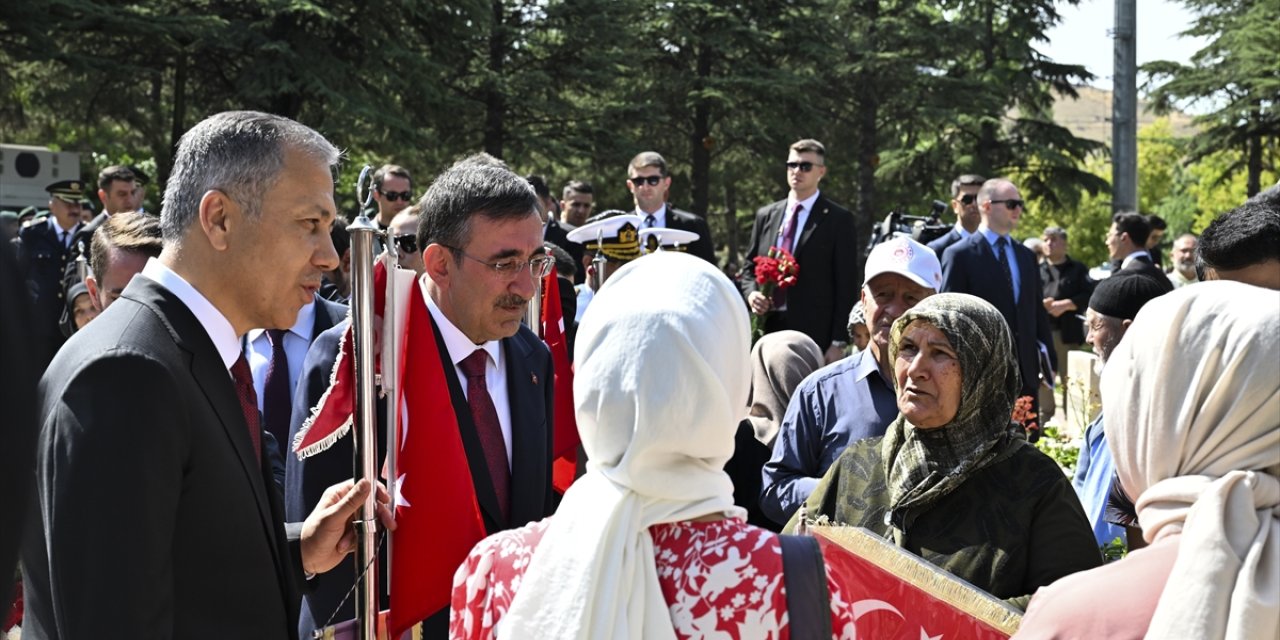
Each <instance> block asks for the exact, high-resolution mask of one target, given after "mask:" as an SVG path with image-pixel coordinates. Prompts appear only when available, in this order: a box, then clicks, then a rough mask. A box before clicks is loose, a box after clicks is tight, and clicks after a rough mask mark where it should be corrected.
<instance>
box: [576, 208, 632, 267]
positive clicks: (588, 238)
mask: <svg viewBox="0 0 1280 640" xmlns="http://www.w3.org/2000/svg"><path fill="white" fill-rule="evenodd" d="M609 213H612V212H609V211H606V212H604V214H602V215H601V218H600V219H599V220H596V221H595V222H589V223H587V224H584V225H582V226H581V227H578V228H577V229H574V230H573V231H570V232H569V235H568V239H569V241H570V242H577V243H579V244H581V245H583V246H584V247H586V249H587V251H598V252H599V253H602V254H604V257H606V258H608V259H609V260H612V261H614V262H630V261H632V260H635V259H636V258H639V257H640V225H641V224H643V223H644V218H641V217H640V216H637V215H633V214H628V213H623V212H621V211H618V212H617V213H616V215H605V214H609Z"/></svg>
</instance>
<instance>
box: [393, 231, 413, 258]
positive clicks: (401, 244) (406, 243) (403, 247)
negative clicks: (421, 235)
mask: <svg viewBox="0 0 1280 640" xmlns="http://www.w3.org/2000/svg"><path fill="white" fill-rule="evenodd" d="M391 240H392V241H393V242H395V243H396V250H397V251H399V252H400V253H417V252H418V236H417V235H415V234H412V233H402V234H400V235H398V236H395V237H394V238H392V239H391Z"/></svg>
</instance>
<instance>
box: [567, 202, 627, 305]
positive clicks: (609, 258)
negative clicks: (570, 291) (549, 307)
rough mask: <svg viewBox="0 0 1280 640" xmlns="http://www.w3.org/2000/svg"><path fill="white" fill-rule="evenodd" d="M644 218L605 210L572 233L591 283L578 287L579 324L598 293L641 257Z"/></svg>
mask: <svg viewBox="0 0 1280 640" xmlns="http://www.w3.org/2000/svg"><path fill="white" fill-rule="evenodd" d="M643 223H644V218H641V217H640V216H637V215H633V214H627V213H623V212H621V211H616V210H614V211H605V212H603V213H601V214H599V215H597V216H596V217H595V219H594V220H593V221H591V222H588V223H587V224H584V225H582V226H581V227H578V228H577V229H574V230H573V231H570V232H569V235H568V239H569V241H570V242H577V243H578V244H581V245H582V246H583V248H584V249H585V251H584V252H583V256H582V266H583V268H584V269H585V270H586V273H587V281H586V282H585V283H583V284H580V285H578V310H577V317H575V318H574V319H573V320H574V322H575V323H577V322H578V321H579V320H581V319H582V314H583V312H584V311H586V309H587V305H589V304H591V299H592V298H594V297H595V292H596V290H597V289H599V288H600V287H601V286H603V285H604V281H605V280H608V279H609V276H611V275H613V272H614V271H617V270H618V269H619V268H621V267H622V265H624V264H626V263H628V262H631V261H632V260H635V259H636V258H639V257H640V256H641V255H642V254H641V253H640V225H641V224H643Z"/></svg>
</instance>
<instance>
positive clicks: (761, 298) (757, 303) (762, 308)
mask: <svg viewBox="0 0 1280 640" xmlns="http://www.w3.org/2000/svg"><path fill="white" fill-rule="evenodd" d="M747 306H749V307H751V312H752V313H754V314H756V315H758V316H762V315H764V314H766V313H769V312H770V311H772V310H773V300H770V299H769V297H768V296H766V295H764V294H763V293H760V292H759V291H752V292H751V293H748V294H747Z"/></svg>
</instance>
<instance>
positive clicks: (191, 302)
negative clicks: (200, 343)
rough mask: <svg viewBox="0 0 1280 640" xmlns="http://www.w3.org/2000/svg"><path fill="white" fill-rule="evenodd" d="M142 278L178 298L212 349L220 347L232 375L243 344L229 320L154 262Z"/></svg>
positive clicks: (172, 272)
mask: <svg viewBox="0 0 1280 640" xmlns="http://www.w3.org/2000/svg"><path fill="white" fill-rule="evenodd" d="M142 275H143V276H146V277H147V278H150V279H151V280H152V281H153V282H155V283H156V284H158V285H160V286H162V287H164V288H165V289H167V290H168V291H169V293H172V294H173V295H175V296H177V297H178V300H180V301H181V302H182V304H184V305H186V306H187V308H188V309H190V310H191V313H193V314H195V316H196V320H197V321H198V322H199V323H200V326H202V327H204V330H205V332H206V333H208V334H209V339H210V340H212V341H213V346H214V347H217V349H218V355H219V356H221V357H222V363H223V364H224V365H226V367H227V370H228V371H230V370H231V365H233V364H235V363H236V360H238V359H239V358H240V340H239V337H238V336H236V330H235V329H234V328H232V326H231V322H230V321H229V320H227V317H226V316H224V315H222V312H221V311H218V308H217V307H215V306H213V303H212V302H209V299H208V298H206V297H204V296H203V295H202V294H201V293H200V292H199V291H197V290H196V288H195V287H193V286H191V283H189V282H187V281H186V280H184V279H183V277H182V276H180V275H178V274H177V273H176V272H174V271H173V269H170V268H169V267H166V266H165V265H164V264H162V263H161V262H160V261H159V260H157V259H155V258H150V259H148V260H147V265H146V266H145V267H143V268H142Z"/></svg>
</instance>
